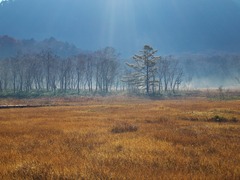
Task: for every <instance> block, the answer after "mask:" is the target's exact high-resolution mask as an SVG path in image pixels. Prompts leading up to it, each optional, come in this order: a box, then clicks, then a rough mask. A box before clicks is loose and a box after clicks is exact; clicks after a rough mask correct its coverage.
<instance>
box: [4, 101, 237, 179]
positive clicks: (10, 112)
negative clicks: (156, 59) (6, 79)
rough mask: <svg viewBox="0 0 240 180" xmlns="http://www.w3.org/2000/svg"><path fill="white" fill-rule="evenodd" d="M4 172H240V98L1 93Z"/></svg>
mask: <svg viewBox="0 0 240 180" xmlns="http://www.w3.org/2000/svg"><path fill="white" fill-rule="evenodd" d="M0 104H1V105H15V104H16V105H19V104H28V105H38V104H44V105H47V106H46V107H35V108H33V107H26V108H10V109H0V179H240V101H239V100H232V101H231V100H229V101H213V100H207V99H204V98H191V99H190V98H189V99H179V100H148V99H140V98H128V97H106V98H80V97H76V98H50V99H48V98H45V99H44V98H42V99H28V100H14V99H0Z"/></svg>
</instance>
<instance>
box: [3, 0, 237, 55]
mask: <svg viewBox="0 0 240 180" xmlns="http://www.w3.org/2000/svg"><path fill="white" fill-rule="evenodd" d="M233 1H235V2H240V0H148V1H146V0H71V1H69V0H21V1H20V0H16V1H15V2H14V3H13V4H14V5H13V6H11V8H6V9H5V11H4V12H3V11H2V12H1V10H0V26H1V27H0V35H1V34H7V35H10V36H13V37H16V38H19V39H30V38H34V39H37V40H43V39H45V38H49V37H51V36H53V37H55V38H57V39H59V40H62V41H68V42H70V43H73V44H75V45H77V46H78V47H80V48H81V49H83V50H96V49H100V48H104V47H106V46H113V47H115V48H116V49H117V50H119V51H120V53H123V54H132V53H135V52H137V51H138V50H139V49H140V48H142V47H143V45H145V44H150V45H152V46H153V47H156V48H157V49H159V51H160V52H161V53H165V54H169V53H179V52H192V51H195V52H198V51H209V50H217V51H222V50H223V51H228V50H231V51H239V52H240V36H239V35H238V34H239V32H240V6H238V5H236V3H233ZM239 4H240V3H239Z"/></svg>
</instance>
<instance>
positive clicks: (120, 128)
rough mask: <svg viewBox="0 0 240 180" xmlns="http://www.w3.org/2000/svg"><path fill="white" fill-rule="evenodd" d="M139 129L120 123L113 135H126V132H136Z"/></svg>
mask: <svg viewBox="0 0 240 180" xmlns="http://www.w3.org/2000/svg"><path fill="white" fill-rule="evenodd" d="M137 130H138V127H137V126H135V125H132V124H129V123H126V122H122V123H118V124H116V125H115V126H114V127H113V128H112V131H111V132H112V133H125V132H135V131H137Z"/></svg>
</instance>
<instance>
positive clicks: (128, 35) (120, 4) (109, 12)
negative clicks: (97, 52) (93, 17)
mask: <svg viewBox="0 0 240 180" xmlns="http://www.w3.org/2000/svg"><path fill="white" fill-rule="evenodd" d="M103 21H104V23H103V26H102V30H101V34H102V44H106V43H107V44H108V45H109V46H112V45H114V44H122V43H124V42H126V43H129V42H131V44H132V45H134V43H135V42H136V37H135V34H136V19H135V5H134V1H133V0H121V1H119V0H107V1H106V4H105V11H104V19H103ZM119 37H120V39H121V42H119ZM117 39H118V40H117ZM117 41H118V42H117Z"/></svg>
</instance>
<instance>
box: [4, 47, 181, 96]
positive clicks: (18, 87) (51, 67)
mask: <svg viewBox="0 0 240 180" xmlns="http://www.w3.org/2000/svg"><path fill="white" fill-rule="evenodd" d="M156 52H157V51H156V50H154V49H153V48H152V47H150V46H144V49H143V51H141V54H140V55H134V56H133V59H134V61H135V64H130V63H126V64H127V66H125V65H123V64H122V63H121V62H122V61H120V59H119V55H118V54H117V52H116V50H115V49H113V48H111V47H108V48H105V49H102V50H99V51H96V52H94V53H81V54H79V55H77V56H73V57H69V58H65V59H63V58H60V57H58V56H56V55H55V54H54V53H53V52H52V51H50V50H46V51H42V52H41V53H38V54H18V55H17V56H15V57H12V58H9V59H5V60H2V61H0V92H9V91H10V92H13V93H18V92H31V91H32V90H37V91H47V92H58V91H60V92H67V91H68V90H75V91H76V92H77V93H78V94H80V93H81V92H82V91H84V92H86V91H88V92H89V93H109V92H110V91H124V90H129V91H131V92H137V93H143V94H148V95H151V94H155V95H156V94H160V93H162V92H169V91H171V92H175V91H176V90H178V89H179V87H180V85H181V83H182V80H183V79H182V78H183V71H182V68H180V67H179V65H178V63H177V61H175V60H173V59H172V58H171V57H166V58H161V57H159V56H155V53H156ZM127 67H128V68H127Z"/></svg>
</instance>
